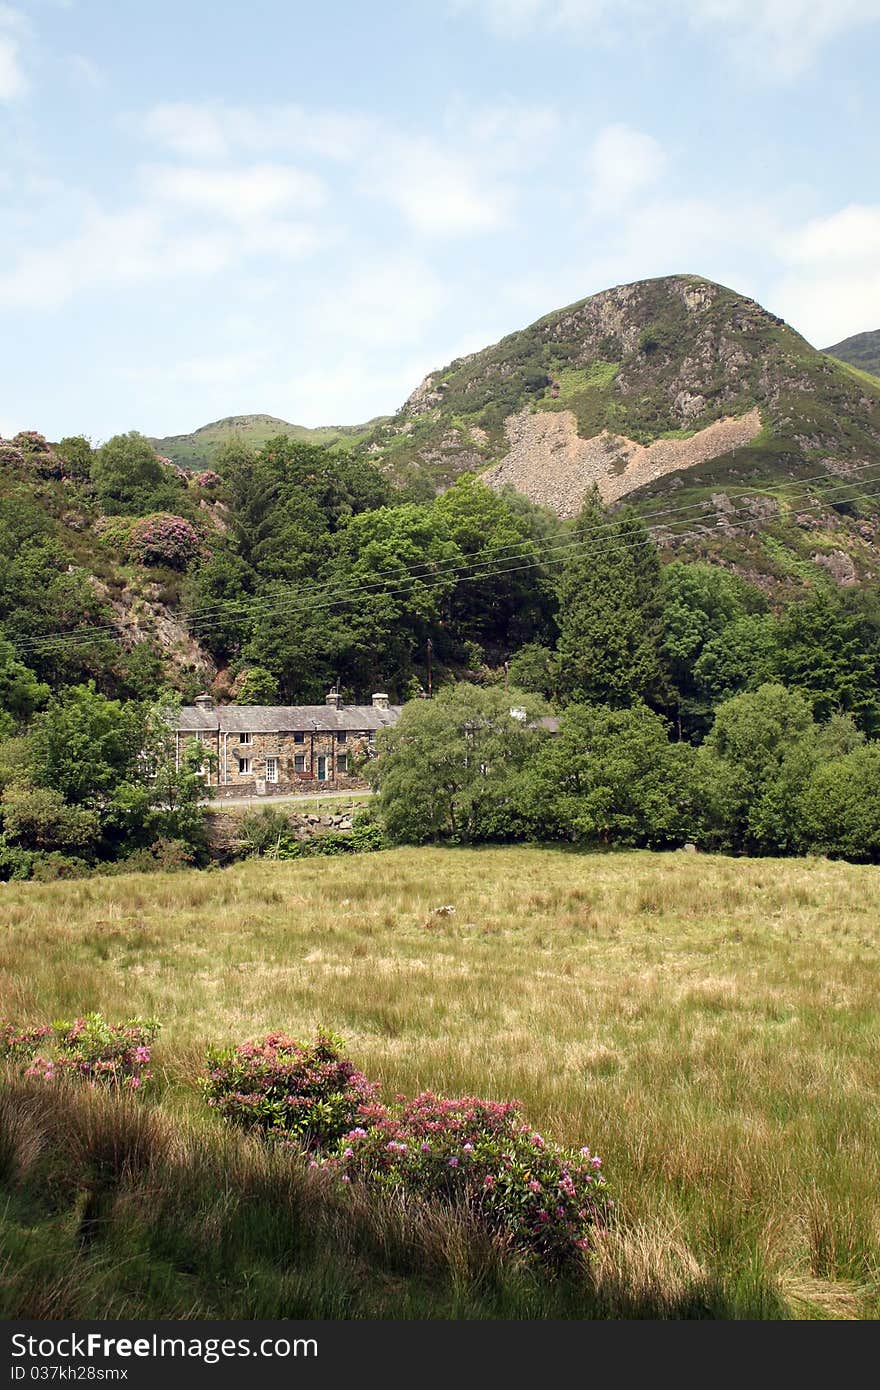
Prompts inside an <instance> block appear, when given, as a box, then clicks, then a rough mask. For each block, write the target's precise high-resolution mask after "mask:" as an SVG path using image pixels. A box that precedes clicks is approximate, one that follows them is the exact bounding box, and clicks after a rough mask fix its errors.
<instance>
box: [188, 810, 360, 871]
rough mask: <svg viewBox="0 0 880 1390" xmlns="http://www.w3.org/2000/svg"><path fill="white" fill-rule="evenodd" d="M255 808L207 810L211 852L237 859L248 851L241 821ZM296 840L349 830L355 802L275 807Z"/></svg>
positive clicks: (217, 855)
mask: <svg viewBox="0 0 880 1390" xmlns="http://www.w3.org/2000/svg"><path fill="white" fill-rule="evenodd" d="M256 809H257V808H256V807H253V808H249V809H248V810H247V811H245V810H244V809H237V810H228V811H209V812H208V814H207V815H206V817H205V827H206V831H207V837H208V846H209V848H210V850H211V852H212V854H213V855H214V856H215V857H217V858H218V859H221V860H229V859H235V858H239V857H240V856H241V855H243V854H246V853H247V844H246V842H245V841H244V840H243V839H242V833H241V827H242V820H243V819H244V817H245V816H246V815H253V813H254V811H255V810H256ZM277 809H278V810H279V811H280V812H281V814H282V815H283V816H284V819H285V820H286V821H287V824H288V825H289V826H290V829H291V830H292V832H293V835H294V838H295V839H297V840H312V839H315V838H317V837H318V836H320V835H330V834H336V835H340V834H341V835H345V834H348V833H350V831H351V829H352V825H353V821H354V816H355V813H356V812H357V810H358V809H360V808H359V807H358V804H357V803H356V802H354V801H352V802H348V803H347V802H345V801H342V800H341V801H340V802H339V803H338V809H337V806H334V808H333V810H332V811H321V812H317V811H315V812H305V811H293V810H291V809H290V807H286V806H285V807H278V808H277Z"/></svg>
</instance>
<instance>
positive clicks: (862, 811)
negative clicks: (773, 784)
mask: <svg viewBox="0 0 880 1390" xmlns="http://www.w3.org/2000/svg"><path fill="white" fill-rule="evenodd" d="M798 819H799V822H800V826H801V833H802V837H803V840H804V843H805V844H806V845H808V846H809V848H810V849H811V850H813V852H814V853H818V854H827V855H830V856H832V857H834V858H837V857H842V858H844V859H854V860H856V861H858V862H862V863H866V862H870V863H877V862H878V861H880V744H877V743H868V744H863V745H862V746H861V747H857V748H855V749H852V750H851V751H850V752H848V753H846V754H844V755H843V756H842V757H839V758H834V759H831V760H830V761H827V762H820V763H819V764H818V765H817V766H816V767H815V768H814V769H813V772H812V775H811V777H810V780H809V782H808V783H807V785H806V786H805V787H804V788H803V790H802V792H801V794H800V799H799V805H798Z"/></svg>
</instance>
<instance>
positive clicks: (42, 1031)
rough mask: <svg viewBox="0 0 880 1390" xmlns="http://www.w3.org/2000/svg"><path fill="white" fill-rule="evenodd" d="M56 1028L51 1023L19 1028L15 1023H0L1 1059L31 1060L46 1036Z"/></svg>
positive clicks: (5, 1060) (10, 1060) (12, 1060)
mask: <svg viewBox="0 0 880 1390" xmlns="http://www.w3.org/2000/svg"><path fill="white" fill-rule="evenodd" d="M54 1031H55V1030H54V1028H53V1027H52V1025H51V1023H44V1024H41V1025H40V1026H39V1027H37V1028H19V1027H17V1026H16V1024H14V1023H4V1024H0V1061H4V1062H29V1061H30V1060H31V1058H32V1057H33V1055H34V1053H35V1052H36V1050H37V1048H38V1047H39V1045H40V1043H41V1042H42V1041H43V1039H44V1038H47V1037H49V1035H50V1034H51V1033H53V1032H54Z"/></svg>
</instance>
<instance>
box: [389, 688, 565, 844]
mask: <svg viewBox="0 0 880 1390" xmlns="http://www.w3.org/2000/svg"><path fill="white" fill-rule="evenodd" d="M543 709H544V706H543V704H542V703H541V702H540V701H538V700H536V699H535V697H534V696H532V695H527V694H525V693H524V692H522V691H517V690H511V691H505V690H499V689H498V688H490V689H483V688H481V687H478V686H475V685H467V684H465V683H460V684H458V685H451V686H446V687H445V688H444V689H443V690H441V691H440V694H439V695H438V696H437V698H436V699H434V700H413V701H411V702H410V703H409V704H407V705H405V706H404V708H403V711H402V713H401V716H400V719H399V720H398V722H397V724H396V725H395V726H394V727H393V728H390V729H385V730H383V731H382V732H381V733H380V734H379V735H378V738H377V746H378V751H379V755H380V756H379V758H378V760H377V761H376V762H375V763H373V764H371V765H370V767H369V768H368V769H367V771H368V775H369V777H370V779H371V781H372V782H373V784H374V785H375V786H376V787H377V788H378V793H379V812H380V815H381V817H382V820H383V823H384V825H385V829H386V831H387V833H388V835H389V837H390V838H391V839H393V840H397V841H399V842H401V843H410V844H422V843H424V842H425V841H428V840H437V839H446V840H452V841H463V842H465V843H474V842H476V841H480V840H487V839H511V838H518V837H519V836H520V835H522V834H523V833H525V832H526V830H527V825H526V822H525V821H524V819H523V817H522V814H521V811H520V806H519V798H520V778H521V774H522V772H523V769H524V768H525V766H526V765H527V763H528V762H529V761H530V760H531V758H533V757H534V755H535V753H536V751H537V749H538V747H539V746H540V744H541V742H542V741H543V740H544V739H545V738H547V737H548V735H547V733H546V731H545V730H544V729H543V728H542V727H541V726H540V724H539V723H538V721H539V719H540V717H541V715H542V713H543Z"/></svg>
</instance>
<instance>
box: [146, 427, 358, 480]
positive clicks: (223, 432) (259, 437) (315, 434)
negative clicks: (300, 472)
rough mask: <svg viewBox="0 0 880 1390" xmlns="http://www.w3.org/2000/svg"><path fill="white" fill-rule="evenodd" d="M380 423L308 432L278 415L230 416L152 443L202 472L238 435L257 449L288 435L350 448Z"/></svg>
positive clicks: (179, 462)
mask: <svg viewBox="0 0 880 1390" xmlns="http://www.w3.org/2000/svg"><path fill="white" fill-rule="evenodd" d="M380 423H381V422H380V421H379V420H371V421H369V423H368V424H366V425H326V426H323V427H322V428H319V429H307V428H306V426H305V425H291V424H289V423H288V421H287V420H279V419H278V418H277V417H276V416H275V415H228V416H226V418H225V419H223V420H215V421H214V422H213V423H212V424H210V425H202V427H201V428H200V429H197V430H193V432H192V434H170V435H167V436H166V437H165V438H164V439H151V440H150V443H151V444H152V445H153V447H154V448H155V449H156V450H157V451H158V452H159V453H160V454H162V455H164V457H165V458H170V459H171V461H172V463H176V464H177V465H178V467H180V468H187V469H192V470H199V469H204V468H210V467H211V466H212V463H213V457H214V454H215V453H216V450H217V448H218V447H219V446H220V445H221V444H225V443H226V442H227V441H228V440H230V439H232V438H234V437H235V436H236V435H238V436H240V437H241V438H242V439H246V440H247V441H248V443H249V444H253V445H254V447H255V448H259V447H260V446H261V445H262V444H265V442H266V440H267V439H271V438H272V437H273V435H277V434H286V435H288V436H289V437H290V438H291V439H297V440H300V441H301V442H302V443H304V444H323V445H324V446H325V447H326V448H341V449H351V448H352V447H353V446H354V445H355V444H357V443H359V442H360V440H361V439H363V438H365V437H366V436H367V435H368V434H369V432H370V430H371V429H374V428H376V427H377V426H378V425H379V424H380Z"/></svg>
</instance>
